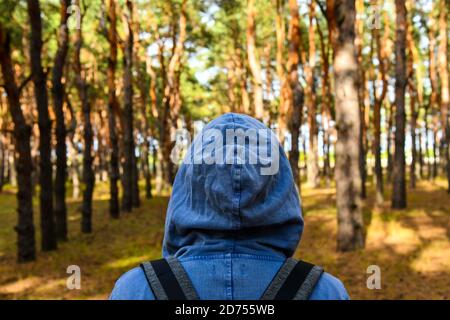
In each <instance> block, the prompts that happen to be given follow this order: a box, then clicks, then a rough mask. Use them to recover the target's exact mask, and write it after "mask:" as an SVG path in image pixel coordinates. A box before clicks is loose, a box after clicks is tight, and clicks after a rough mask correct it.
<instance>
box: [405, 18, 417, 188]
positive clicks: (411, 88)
mask: <svg viewBox="0 0 450 320" xmlns="http://www.w3.org/2000/svg"><path fill="white" fill-rule="evenodd" d="M412 31H413V30H412V26H411V24H408V32H407V35H406V42H407V47H408V57H407V74H408V75H412V74H413V72H414V69H413V68H414V40H413V38H412ZM408 93H409V109H410V129H411V166H410V171H409V185H410V187H411V188H412V189H414V188H415V187H416V181H417V176H416V164H417V141H416V127H417V117H418V112H417V111H416V100H418V99H417V95H418V93H417V89H416V87H415V85H414V81H413V79H412V78H411V79H409V81H408Z"/></svg>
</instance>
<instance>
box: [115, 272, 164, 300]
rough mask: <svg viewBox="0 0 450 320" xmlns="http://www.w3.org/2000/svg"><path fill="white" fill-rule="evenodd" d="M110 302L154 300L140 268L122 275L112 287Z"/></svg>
mask: <svg viewBox="0 0 450 320" xmlns="http://www.w3.org/2000/svg"><path fill="white" fill-rule="evenodd" d="M109 299H110V300H155V296H154V295H153V292H152V291H151V290H150V287H149V285H148V282H147V279H146V278H145V274H144V272H143V271H142V269H141V268H140V267H136V268H134V269H131V270H130V271H128V272H126V273H124V274H123V275H122V276H121V277H120V278H119V279H118V280H117V281H116V284H115V285H114V289H113V291H112V292H111V295H110V296H109Z"/></svg>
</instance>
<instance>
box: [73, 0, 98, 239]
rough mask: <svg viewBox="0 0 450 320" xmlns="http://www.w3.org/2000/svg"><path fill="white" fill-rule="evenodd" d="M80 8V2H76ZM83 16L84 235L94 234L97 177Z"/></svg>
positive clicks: (79, 38) (79, 81)
mask: <svg viewBox="0 0 450 320" xmlns="http://www.w3.org/2000/svg"><path fill="white" fill-rule="evenodd" d="M76 5H78V6H79V0H77V1H76ZM82 22H83V16H82V17H81V21H80V28H79V29H77V31H76V33H75V44H74V48H75V57H74V71H75V74H76V79H75V83H76V87H77V90H78V95H79V97H80V101H81V110H82V114H83V140H84V151H83V203H82V208H81V231H82V232H83V233H90V232H92V196H93V192H94V184H95V175H94V170H93V168H92V162H93V157H92V144H93V132H92V123H91V104H90V101H89V85H88V83H87V82H86V79H85V71H84V70H83V69H82V66H81V60H80V55H81V48H82V47H83V33H82V27H83V26H82Z"/></svg>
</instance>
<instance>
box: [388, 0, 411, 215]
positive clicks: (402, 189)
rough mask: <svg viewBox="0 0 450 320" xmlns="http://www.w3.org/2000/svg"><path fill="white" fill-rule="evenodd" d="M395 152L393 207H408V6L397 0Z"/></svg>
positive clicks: (402, 0)
mask: <svg viewBox="0 0 450 320" xmlns="http://www.w3.org/2000/svg"><path fill="white" fill-rule="evenodd" d="M395 8H396V40H395V104H396V112H395V153H394V167H393V176H392V178H393V186H392V188H393V189H392V208H393V209H404V208H406V178H405V122H406V115H405V88H406V29H407V28H406V7H405V1H404V0H395Z"/></svg>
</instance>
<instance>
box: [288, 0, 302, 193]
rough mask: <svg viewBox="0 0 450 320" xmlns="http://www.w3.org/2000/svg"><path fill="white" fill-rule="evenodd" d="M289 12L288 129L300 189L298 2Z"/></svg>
mask: <svg viewBox="0 0 450 320" xmlns="http://www.w3.org/2000/svg"><path fill="white" fill-rule="evenodd" d="M289 11H290V15H291V20H290V21H289V36H288V40H289V51H288V62H287V72H288V75H287V77H288V81H289V95H288V99H287V100H288V102H287V103H288V104H289V109H288V111H287V115H288V117H287V118H288V119H289V121H288V127H289V131H290V132H291V137H292V138H291V141H292V142H291V143H292V146H291V151H290V152H289V163H290V165H291V169H292V174H293V176H294V181H295V182H296V183H297V185H298V186H299V188H300V173H299V160H300V148H299V145H298V139H299V136H300V126H301V125H302V112H303V110H302V109H303V88H302V87H301V86H300V83H299V81H298V66H299V64H300V41H301V39H300V17H299V8H298V4H297V1H296V0H289Z"/></svg>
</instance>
